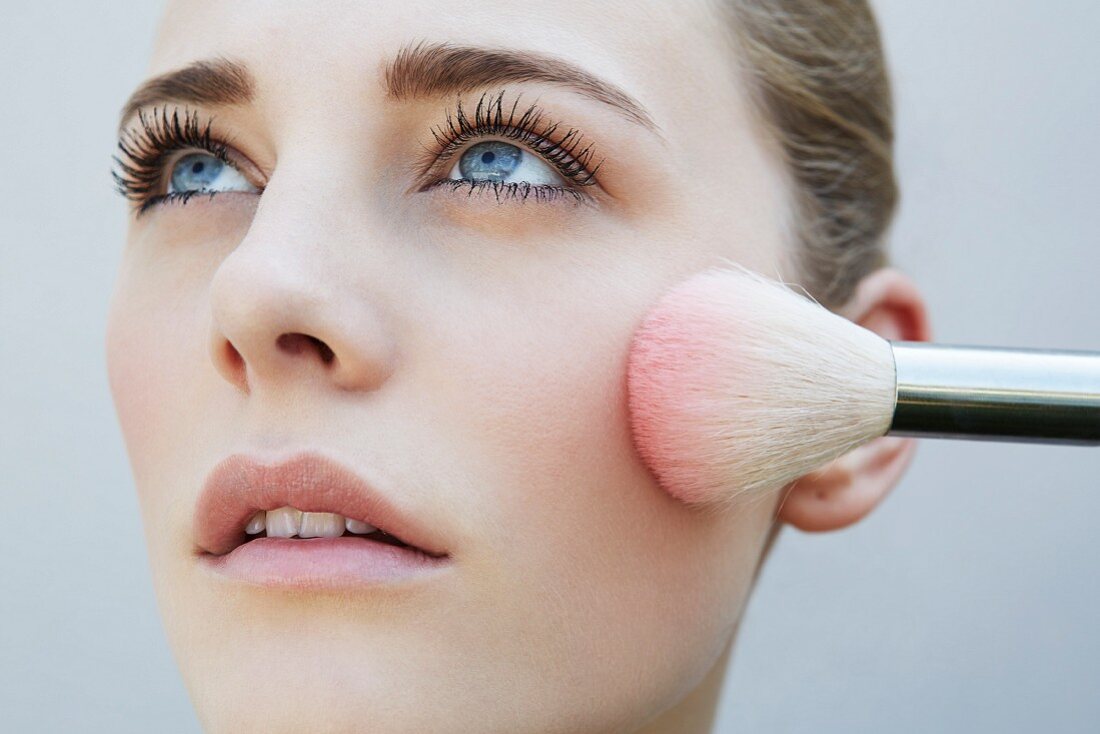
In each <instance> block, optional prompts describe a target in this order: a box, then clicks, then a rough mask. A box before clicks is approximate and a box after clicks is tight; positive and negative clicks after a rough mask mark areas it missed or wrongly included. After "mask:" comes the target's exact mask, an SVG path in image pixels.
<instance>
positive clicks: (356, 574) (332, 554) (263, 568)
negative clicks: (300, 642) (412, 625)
mask: <svg viewBox="0 0 1100 734" xmlns="http://www.w3.org/2000/svg"><path fill="white" fill-rule="evenodd" d="M193 528H194V532H195V541H196V543H195V544H196V550H197V555H198V560H199V562H200V564H202V565H203V566H205V567H206V568H208V569H210V570H212V571H215V572H217V573H219V574H220V575H222V576H225V577H229V578H231V579H234V580H237V581H243V582H246V583H249V584H253V585H259V586H266V587H295V588H321V587H346V586H358V585H364V584H370V585H377V584H388V583H395V582H399V581H408V580H410V579H412V578H413V577H417V576H419V575H422V574H425V573H429V572H431V571H433V570H435V569H438V568H440V567H441V566H445V565H448V564H449V561H450V555H449V554H448V553H447V552H446V551H445V550H443V549H441V548H440V546H439V543H438V541H437V540H436V539H435V537H434V535H433V533H432V531H430V530H429V529H428V528H427V527H425V525H424V523H423V521H422V519H420V517H419V516H418V515H417V514H416V513H413V512H410V511H407V510H406V509H404V508H402V507H400V506H399V505H398V504H397V503H396V502H395V501H394V500H391V499H390V497H389V496H388V495H386V494H383V493H382V492H380V491H378V490H377V489H376V488H375V487H374V486H373V485H371V484H370V483H369V482H367V481H366V480H365V479H363V478H362V477H360V476H359V475H357V474H355V473H354V472H353V471H352V470H350V469H348V468H347V467H344V466H342V465H340V464H338V463H336V462H334V461H332V460H330V459H327V458H325V457H322V456H319V455H317V454H311V453H306V454H298V455H296V456H294V457H292V458H290V459H288V460H286V461H283V462H280V463H265V462H263V461H261V460H259V459H257V458H253V457H249V456H246V455H242V454H236V455H233V456H230V457H228V458H227V459H225V460H224V461H222V462H221V463H219V464H218V465H217V466H216V467H215V468H214V470H213V471H212V472H211V474H210V476H209V477H208V479H207V481H206V483H205V485H204V487H203V491H202V493H201V495H200V497H199V501H198V504H197V505H196V508H195V516H194V521H193Z"/></svg>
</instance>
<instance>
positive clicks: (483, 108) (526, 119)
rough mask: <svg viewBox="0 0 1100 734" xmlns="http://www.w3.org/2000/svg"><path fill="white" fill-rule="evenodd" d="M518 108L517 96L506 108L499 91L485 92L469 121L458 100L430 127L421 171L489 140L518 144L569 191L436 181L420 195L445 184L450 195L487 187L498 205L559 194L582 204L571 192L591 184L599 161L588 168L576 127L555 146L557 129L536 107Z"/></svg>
mask: <svg viewBox="0 0 1100 734" xmlns="http://www.w3.org/2000/svg"><path fill="white" fill-rule="evenodd" d="M518 106H519V97H517V98H516V100H515V101H514V102H513V103H512V105H511V108H510V109H508V108H507V107H506V105H505V104H504V91H503V90H502V91H500V92H498V93H497V94H496V95H493V94H491V93H489V92H486V93H484V94H482V95H481V98H480V99H479V100H478V102H477V106H476V108H475V109H474V114H473V119H471V118H470V117H469V116H468V115H467V113H466V111H465V110H464V109H463V107H462V102H461V100H458V101H457V102H456V105H455V112H454V113H453V114H451V113H447V120H446V122H445V123H444V124H443V125H440V126H437V127H434V128H432V130H431V132H432V137H433V138H435V142H436V145H437V149H436V150H434V151H428V154H427V157H428V158H429V160H427V161H425V162H424V165H423V166H422V168H428V167H429V166H431V165H432V164H433V163H437V164H439V165H441V164H443V163H446V162H447V161H448V160H450V159H451V158H452V157H454V155H455V154H456V153H457V152H458V151H459V150H460V149H461V148H462V147H463V146H464V145H465V144H466V143H467V142H469V141H470V140H473V139H476V138H483V137H487V136H495V137H501V138H507V139H509V140H515V141H517V142H519V143H522V144H523V145H524V146H525V147H527V148H528V149H530V150H532V151H534V152H535V153H537V154H538V155H539V156H540V157H542V158H543V159H545V160H546V161H548V162H549V163H550V164H552V165H553V166H554V168H556V169H557V171H558V172H559V173H560V174H561V176H562V177H563V178H564V179H565V180H567V181H569V182H571V183H572V184H573V186H570V187H563V186H551V185H547V184H532V183H529V182H526V181H516V182H501V181H487V180H472V179H441V180H437V181H434V182H432V183H429V184H427V185H426V186H424V187H423V188H422V189H421V190H422V191H423V190H426V189H429V188H432V187H435V186H443V185H449V186H450V187H451V188H452V189H453V190H456V191H457V190H458V189H460V188H462V187H468V188H469V191H468V192H467V195H471V194H473V192H474V191H481V190H483V189H486V188H491V189H492V190H493V192H494V194H495V195H496V198H497V200H498V201H500V200H501V198H502V197H503V198H520V199H522V200H526V199H527V198H528V197H529V196H532V197H534V198H535V199H536V200H550V199H556V198H558V197H560V196H564V195H571V196H573V197H574V198H575V199H576V200H577V201H578V202H580V201H584V200H585V198H586V197H587V195H586V194H584V193H582V192H581V191H580V190H579V189H578V188H576V187H584V186H591V185H593V184H596V183H597V179H596V171H597V169H599V167H600V164H601V163H602V162H603V161H602V160H601V161H600V162H599V163H597V164H596V165H595V166H592V167H591V168H589V163H590V161H591V158H592V157H593V155H594V150H595V149H594V146H593V144H592V143H588V144H585V142H584V137H583V134H582V133H581V132H580V130H578V129H576V128H570V129H569V130H568V131H567V132H566V133H565V135H563V136H562V137H561V139H560V140H557V141H556V142H555V141H554V140H553V138H554V133H555V132H556V131H557V130H558V128H559V127H560V125H559V124H558V123H554V122H548V121H546V120H545V115H544V113H543V111H542V110H541V109H540V108H539V107H538V105H536V104H532V105H531V106H529V107H528V108H527V109H526V110H525V111H524V112H522V113H517V107H518Z"/></svg>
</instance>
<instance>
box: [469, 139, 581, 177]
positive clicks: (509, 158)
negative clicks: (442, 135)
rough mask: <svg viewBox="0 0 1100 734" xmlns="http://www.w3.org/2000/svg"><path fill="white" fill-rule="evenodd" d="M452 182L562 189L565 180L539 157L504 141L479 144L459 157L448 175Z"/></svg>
mask: <svg viewBox="0 0 1100 734" xmlns="http://www.w3.org/2000/svg"><path fill="white" fill-rule="evenodd" d="M448 176H449V177H450V178H449V180H451V181H473V182H480V181H495V182H500V183H529V184H531V185H532V186H562V185H564V184H565V181H564V179H563V178H562V177H561V175H559V174H558V173H557V172H555V171H554V169H553V168H551V167H550V165H549V164H547V163H545V162H543V161H542V160H541V159H540V158H539V157H538V156H536V155H535V154H534V153H531V152H530V151H527V150H524V149H523V148H520V147H518V146H515V145H512V144H511V143H506V142H504V141H502V140H485V141H482V142H480V143H475V144H474V145H471V146H470V147H469V148H467V149H466V150H465V151H464V152H462V153H461V154H459V156H458V162H456V163H455V165H454V167H453V168H452V169H451V172H450V173H449V174H448Z"/></svg>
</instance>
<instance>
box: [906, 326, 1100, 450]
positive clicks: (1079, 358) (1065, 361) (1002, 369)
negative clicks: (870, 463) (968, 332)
mask: <svg viewBox="0 0 1100 734" xmlns="http://www.w3.org/2000/svg"><path fill="white" fill-rule="evenodd" d="M890 346H891V347H892V348H893V351H894V369H895V372H896V375H897V399H896V402H895V406H894V420H893V423H891V425H890V430H889V431H888V432H887V433H889V434H891V435H896V436H924V437H931V438H969V439H978V440H987V441H1019V442H1039V443H1064V444H1080V445H1094V446H1095V445H1100V353H1095V352H1073V351H1064V350H1043V349H1001V348H996V347H975V346H950V345H943V344H929V343H926V342H894V341H892V342H890Z"/></svg>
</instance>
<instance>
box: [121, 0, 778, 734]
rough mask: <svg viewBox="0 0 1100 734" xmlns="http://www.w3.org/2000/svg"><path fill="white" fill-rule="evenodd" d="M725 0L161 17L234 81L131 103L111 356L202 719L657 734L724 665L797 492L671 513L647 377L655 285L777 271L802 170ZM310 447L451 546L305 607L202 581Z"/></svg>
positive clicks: (182, 57)
mask: <svg viewBox="0 0 1100 734" xmlns="http://www.w3.org/2000/svg"><path fill="white" fill-rule="evenodd" d="M711 12H712V11H711V10H709V6H708V4H707V3H705V2H703V1H702V0H700V1H699V2H693V3H687V2H685V3H675V4H670V3H664V2H660V1H659V0H653V1H652V2H637V1H636V0H632V1H631V2H617V3H615V2H606V0H600V1H599V2H597V1H596V0H591V1H587V0H575V1H574V2H570V3H566V4H565V5H562V4H561V3H555V4H553V5H552V6H547V7H546V8H545V9H544V8H543V7H542V6H539V5H532V4H530V3H525V4H519V3H510V2H504V1H503V0H500V1H493V0H483V1H482V2H478V3H474V4H466V5H463V6H462V7H461V9H456V8H455V6H454V5H453V4H450V3H443V2H437V1H435V0H402V2H393V3H389V2H372V3H364V2H340V1H334V2H324V3H292V2H283V3H276V2H270V1H269V0H265V1H263V2H260V1H259V0H256V1H246V0H236V1H235V2H232V3H216V2H198V1H196V0H191V1H189V2H178V3H173V4H171V6H170V8H169V10H168V13H167V16H166V18H165V20H164V23H163V26H162V29H161V32H160V35H159V37H158V39H157V42H156V46H155V53H154V55H153V60H152V64H151V67H150V70H149V71H150V74H149V76H150V77H153V76H158V75H161V74H165V73H167V72H174V71H177V70H180V69H184V68H186V67H189V66H191V65H193V64H196V62H211V63H209V64H206V65H205V66H198V67H192V68H191V69H190V72H189V73H188V74H187V75H186V76H184V77H182V78H176V79H175V82H176V83H175V84H174V85H173V84H168V83H160V84H156V85H153V86H151V87H148V88H147V89H146V90H145V91H144V92H142V93H141V94H140V95H139V98H137V99H136V101H137V102H138V104H139V105H141V108H142V109H143V111H144V112H145V117H146V121H147V123H148V124H149V126H150V131H143V130H142V126H141V125H140V124H139V122H138V119H137V115H130V116H128V117H127V118H126V119H125V120H124V128H125V129H128V130H133V131H135V133H136V134H137V135H138V137H137V140H138V141H142V144H145V145H147V146H148V147H151V148H155V147H156V146H158V145H163V144H165V142H166V141H167V147H168V148H173V147H175V148H176V150H173V151H170V152H168V153H167V154H166V155H160V154H155V155H152V156H146V160H144V161H140V160H139V161H135V160H132V159H130V158H127V157H125V156H122V159H123V162H124V163H126V164H127V165H129V166H130V168H131V169H137V171H136V173H131V174H126V172H125V171H122V173H123V174H124V176H123V177H124V178H127V179H128V180H130V181H131V189H132V190H131V193H132V194H133V195H134V196H137V197H139V198H140V199H141V201H140V202H139V204H144V205H145V207H144V211H143V212H141V213H140V214H134V215H133V216H132V217H131V220H130V227H129V236H128V239H127V243H126V248H125V252H124V254H123V258H122V263H121V267H120V270H119V277H118V281H117V284H116V291H115V293H114V296H113V300H112V307H111V313H110V322H109V329H108V338H107V352H108V366H109V374H110V382H111V388H112V392H113V395H114V399H115V402H116V406H117V409H118V415H119V419H120V422H121V426H122V430H123V432H124V435H125V440H126V443H127V449H128V452H129V455H130V460H131V463H132V467H133V471H134V476H135V482H136V485H137V488H138V492H139V494H140V502H141V509H142V515H143V522H144V526H145V532H146V538H147V542H148V547H149V553H150V559H151V565H152V569H153V577H154V582H155V587H156V592H157V596H158V601H159V604H160V608H161V611H162V613H163V615H164V620H165V625H166V629H167V632H168V634H169V638H170V641H171V643H172V646H173V649H174V651H175V654H176V656H177V659H178V662H179V664H180V667H181V669H182V673H183V676H184V679H185V681H186V684H187V686H188V688H189V690H190V693H191V695H192V698H193V700H194V702H195V704H196V707H197V709H198V712H199V716H200V718H201V719H202V721H203V723H204V725H205V726H206V727H207V728H208V729H209V730H210V731H243V730H246V729H247V730H253V731H291V730H305V731H353V730H354V731H364V730H371V731H386V732H471V731H478V732H528V731H530V732H573V733H575V732H604V731H608V732H610V731H632V730H636V729H638V728H640V727H642V726H643V725H644V724H645V723H646V722H647V721H649V720H650V719H652V717H654V716H655V715H656V714H657V713H658V712H661V711H663V710H666V709H668V708H669V707H671V706H673V705H674V704H676V702H677V701H679V700H681V699H682V698H683V697H684V696H685V695H686V694H687V692H689V691H690V690H691V689H692V688H693V687H694V686H696V685H697V684H698V683H699V681H700V680H702V679H703V677H704V676H705V675H706V674H707V673H708V671H710V670H711V668H712V667H713V666H714V664H715V661H716V660H717V659H718V656H719V655H720V653H721V652H722V650H723V648H724V646H725V644H726V643H727V641H728V640H729V639H730V636H731V634H732V632H733V629H734V627H735V625H736V623H737V621H738V617H739V615H740V612H741V609H742V605H743V603H744V601H745V598H746V595H747V593H748V590H749V588H750V585H751V580H752V575H753V573H754V571H755V568H756V565H757V562H758V560H759V557H760V553H761V548H762V546H763V543H764V539H765V537H766V535H767V532H768V530H769V527H770V523H771V519H772V515H773V510H774V503H760V504H756V505H754V506H752V507H745V508H743V510H742V511H740V512H735V513H731V514H727V515H722V516H712V515H701V514H699V513H697V512H693V511H690V510H688V509H687V508H685V507H683V506H681V505H679V504H678V503H677V502H675V501H674V500H672V499H671V498H669V497H668V496H667V495H666V494H664V493H663V492H662V491H661V489H660V488H659V487H658V485H657V484H656V481H655V480H654V478H653V477H652V476H651V475H650V474H649V473H648V472H647V471H646V469H645V468H644V466H643V465H642V464H641V462H640V459H639V457H638V455H637V454H636V453H635V451H634V449H633V446H632V443H631V437H630V432H629V421H628V416H627V413H626V400H625V387H624V386H625V364H626V357H627V353H628V349H629V345H630V339H631V335H632V332H633V330H634V328H635V326H636V325H637V324H638V323H639V321H640V320H641V318H642V316H643V314H644V313H645V311H646V310H647V308H648V307H649V306H650V305H652V304H653V303H654V302H655V301H656V299H657V298H658V297H659V296H660V294H661V293H662V292H663V291H664V290H665V289H666V288H667V287H669V286H671V285H672V284H674V283H676V282H677V281H679V280H681V279H682V278H685V277H687V276H688V275H690V274H692V273H694V272H697V271H698V270H701V269H703V268H706V267H709V266H712V265H715V264H719V263H720V262H721V261H722V260H723V259H725V258H730V259H733V260H736V261H739V262H742V263H745V264H747V265H749V266H751V267H755V268H759V269H762V270H765V271H770V272H776V269H777V267H780V265H781V263H782V262H783V257H782V255H781V252H782V245H781V242H782V231H783V224H782V223H783V221H784V215H785V212H786V211H787V209H786V199H785V195H784V193H783V192H784V188H783V186H784V182H783V179H782V176H781V173H780V168H779V166H778V164H777V163H776V162H774V161H775V160H776V159H775V158H774V157H773V156H772V155H771V153H770V152H769V150H768V149H767V148H766V143H765V137H764V135H763V134H762V133H761V132H760V130H759V129H758V128H757V127H756V125H755V123H753V122H752V118H751V116H750V113H749V105H748V100H747V97H746V88H745V86H744V83H743V81H742V80H741V79H740V78H739V77H738V76H737V73H736V71H735V65H734V59H733V56H732V51H731V50H730V48H729V47H728V42H727V40H726V39H725V36H724V35H723V29H722V27H721V24H720V22H719V21H718V19H717V18H716V17H712V16H711ZM442 42H449V43H451V44H453V47H452V48H450V49H449V50H447V49H442V50H441V49H440V48H439V47H438V46H437V44H439V43H442ZM418 44H419V45H418ZM501 49H507V50H508V51H509V53H507V54H501V53H497V54H496V55H495V56H494V57H491V58H488V59H487V58H486V57H485V54H486V53H487V50H494V51H500V50H501ZM403 51H404V52H405V57H404V61H405V62H406V63H402V64H398V65H396V66H395V65H394V60H395V58H396V57H397V56H398V54H400V53H402V52H403ZM511 52H516V53H515V54H512V53H511ZM448 54H449V55H448ZM440 59H442V60H443V63H442V64H438V63H435V62H438V61H439V60H440ZM547 59H553V60H555V61H552V62H548V61H547ZM230 72H231V73H230ZM227 73H228V76H227ZM391 86H393V87H395V88H393V89H391V88H390V87H391ZM479 101H482V107H483V113H482V114H481V115H478V114H476V112H475V110H476V108H477V107H478V103H479ZM459 103H461V106H462V110H463V111H464V113H465V116H466V118H465V119H466V123H467V125H462V124H460V121H459V118H458V114H457V108H456V105H458V104H459ZM532 105H535V106H536V108H537V109H536V111H535V112H532V114H530V115H527V116H526V117H525V116H524V113H525V112H527V111H528V109H529V108H530V107H531V106H532ZM154 107H155V108H156V110H157V111H156V112H155V113H153V108H154ZM165 109H166V110H167V111H168V115H167V119H166V118H165V117H164V116H163V114H162V110H165ZM513 109H514V110H515V111H514V113H513V112H512V111H513ZM174 113H175V114H178V118H179V120H180V121H181V123H183V122H193V123H195V127H194V128H193V129H191V130H188V129H187V126H186V125H183V124H181V126H180V128H181V129H180V130H173V125H172V124H171V119H172V115H173V114H174ZM498 113H499V114H498ZM448 115H449V116H450V120H451V124H448ZM533 118H535V119H533ZM166 122H167V123H168V124H165V123H166ZM208 124H209V126H210V138H211V140H213V141H214V144H213V145H211V146H208V147H212V148H214V149H215V151H216V150H217V149H218V147H219V143H224V144H226V146H227V147H226V148H225V150H224V151H223V152H224V160H222V159H221V158H219V157H217V154H216V152H215V154H211V153H210V152H209V150H208V147H204V144H203V143H202V137H203V135H202V133H203V132H205V128H206V126H207V125H208ZM519 124H524V125H528V126H529V127H530V129H527V130H522V129H518V125H519ZM510 125H511V126H512V127H510ZM572 130H576V131H577V132H573V133H570V131H572ZM181 133H182V134H181ZM542 136H545V139H543V137H542ZM147 137H151V138H152V139H149V140H143V139H144V138H147ZM180 137H182V138H183V139H182V140H177V139H176V138H180ZM455 138H457V139H455ZM493 141H495V143H494V142H493ZM589 146H591V147H589ZM487 154H488V155H487ZM195 156H197V157H195ZM139 157H140V156H139ZM597 166H598V167H597ZM135 180H136V181H137V182H138V184H140V183H141V182H144V183H145V184H146V189H145V190H144V191H139V190H138V188H139V186H138V185H137V184H135V183H134V181H135ZM447 180H455V181H457V183H451V184H448V183H445V181H447ZM433 184H438V185H433ZM201 188H207V189H210V190H212V191H216V192H217V193H213V194H206V193H203V194H199V195H196V196H193V197H191V198H187V197H186V192H187V191H193V190H196V189H201ZM261 190H262V196H261V195H260V193H259V192H260V191H261ZM169 192H170V193H169ZM165 193H169V198H168V199H161V198H160V197H159V195H160V194H165ZM525 194H526V195H525ZM148 197H152V198H148ZM280 337H282V338H280ZM304 451H310V452H316V453H321V454H323V455H325V456H327V457H331V458H333V459H334V460H336V461H339V462H341V463H343V464H345V465H346V466H348V467H350V468H352V469H353V470H354V471H355V472H357V473H358V474H360V475H361V476H363V477H364V478H366V479H367V480H368V481H369V482H370V483H371V484H372V485H373V486H375V487H376V488H377V489H378V491H379V492H380V493H381V494H383V495H385V496H386V497H387V499H388V500H389V501H390V502H391V503H392V504H393V505H395V506H396V507H398V508H400V509H401V510H402V511H404V512H406V513H407V514H409V515H410V516H413V517H415V518H417V522H418V524H420V525H421V526H422V527H423V528H426V529H427V530H428V532H429V533H430V535H431V537H432V538H434V539H435V540H437V541H438V542H439V544H440V545H442V546H443V548H444V549H445V550H446V552H447V555H448V558H447V559H446V563H445V564H444V565H442V566H440V567H439V569H438V571H437V572H435V573H431V574H424V575H420V576H415V577H412V578H406V579H401V580H394V581H381V582H374V583H363V584H359V585H356V584H351V585H350V586H347V585H346V586H343V587H340V588H319V589H313V590H310V589H304V588H300V587H293V586H285V585H279V584H278V583H274V584H271V583H269V584H267V585H256V584H252V583H249V582H247V581H242V580H239V579H237V580H235V579H232V578H228V577H226V576H224V575H221V574H219V573H217V572H215V571H213V570H211V566H210V564H209V563H206V562H205V561H208V560H209V557H205V558H204V552H203V548H202V547H201V545H200V543H199V540H198V539H199V538H200V537H201V536H202V528H199V527H197V524H199V522H201V520H200V521H199V522H197V521H196V517H195V511H196V507H197V505H198V500H199V496H200V491H201V489H202V487H203V483H204V481H205V479H206V477H207V475H208V474H209V473H210V472H211V470H212V469H213V468H214V467H215V466H216V465H217V464H218V463H219V462H220V461H222V460H223V459H224V458H225V457H227V456H230V455H231V454H239V453H240V454H247V455H250V456H254V457H260V458H261V459H262V458H263V457H268V458H272V459H273V460H274V459H278V458H280V457H285V456H290V455H294V454H297V453H299V452H304ZM263 509H274V508H263ZM288 542H300V541H288ZM358 542H367V541H358ZM322 573H323V572H322ZM242 727H243V728H242Z"/></svg>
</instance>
